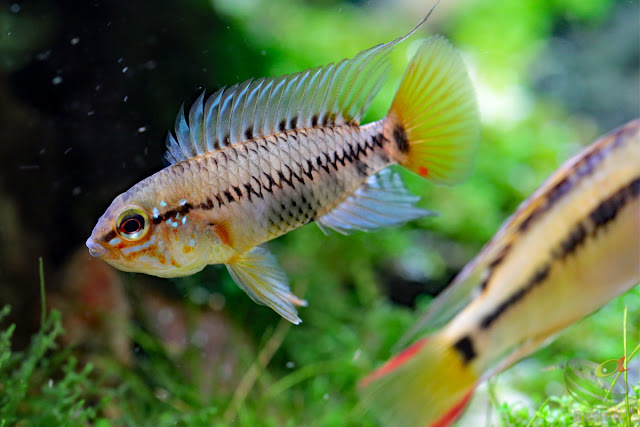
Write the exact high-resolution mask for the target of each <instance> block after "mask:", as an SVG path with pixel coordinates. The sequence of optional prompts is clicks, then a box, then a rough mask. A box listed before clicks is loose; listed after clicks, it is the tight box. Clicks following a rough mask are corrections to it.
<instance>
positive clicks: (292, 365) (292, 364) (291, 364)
mask: <svg viewBox="0 0 640 427" xmlns="http://www.w3.org/2000/svg"><path fill="white" fill-rule="evenodd" d="M284 366H286V367H287V369H293V368H295V366H296V364H295V363H293V362H287V363H285V365H284Z"/></svg>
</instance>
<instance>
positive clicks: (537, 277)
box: [480, 264, 551, 329]
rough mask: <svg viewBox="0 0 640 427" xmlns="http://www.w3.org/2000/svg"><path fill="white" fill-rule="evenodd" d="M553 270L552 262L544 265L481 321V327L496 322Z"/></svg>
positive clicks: (483, 327) (486, 326)
mask: <svg viewBox="0 0 640 427" xmlns="http://www.w3.org/2000/svg"><path fill="white" fill-rule="evenodd" d="M550 271H551V264H545V265H543V266H542V267H541V268H540V269H539V270H537V271H536V272H535V273H534V274H533V276H532V277H531V278H530V279H529V280H528V281H527V283H526V284H525V285H524V286H523V287H521V288H520V289H518V290H517V291H516V292H515V293H513V294H511V296H510V297H509V298H507V299H506V300H505V301H503V302H502V303H501V304H500V305H499V306H498V307H497V308H496V309H495V310H494V311H493V312H491V313H490V314H488V315H486V316H485V317H484V318H483V319H482V321H481V322H480V327H481V328H482V329H487V328H488V327H489V326H491V324H492V323H493V322H495V321H496V320H497V319H498V318H499V317H500V316H501V315H502V314H503V313H504V312H505V311H507V309H508V308H509V307H511V306H512V305H514V304H516V303H517V302H518V301H520V300H521V299H522V298H524V297H525V295H527V294H528V293H529V292H531V290H533V288H534V287H535V286H536V285H538V284H540V283H542V282H543V281H544V280H545V279H546V278H547V276H549V272H550Z"/></svg>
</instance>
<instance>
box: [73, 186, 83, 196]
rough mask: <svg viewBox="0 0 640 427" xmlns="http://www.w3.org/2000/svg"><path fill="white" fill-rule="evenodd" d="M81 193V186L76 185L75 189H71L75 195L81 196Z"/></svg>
mask: <svg viewBox="0 0 640 427" xmlns="http://www.w3.org/2000/svg"><path fill="white" fill-rule="evenodd" d="M81 193H82V188H81V187H75V188H74V189H73V190H71V194H72V195H74V196H79V195H80V194H81Z"/></svg>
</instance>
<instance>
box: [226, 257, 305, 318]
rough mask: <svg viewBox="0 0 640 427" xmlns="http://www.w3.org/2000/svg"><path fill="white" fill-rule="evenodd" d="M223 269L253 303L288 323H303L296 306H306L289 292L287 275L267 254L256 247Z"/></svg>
mask: <svg viewBox="0 0 640 427" xmlns="http://www.w3.org/2000/svg"><path fill="white" fill-rule="evenodd" d="M225 265H226V266H227V269H228V270H229V273H230V274H231V277H232V278H233V280H234V281H235V282H236V284H237V285H238V286H240V288H241V289H242V290H244V291H245V292H246V293H247V294H248V295H249V296H250V297H251V299H252V300H253V301H255V302H257V303H258V304H262V305H267V306H269V307H271V308H272V309H273V310H275V311H276V312H277V313H278V314H279V315H281V316H282V317H284V318H285V319H287V320H288V321H290V322H291V323H294V324H296V325H297V324H299V323H300V322H302V320H300V318H299V317H298V312H297V310H296V308H295V306H296V305H298V306H306V305H307V302H306V301H305V300H303V299H300V298H298V297H297V296H295V295H294V294H293V293H292V292H291V290H290V289H289V280H288V279H287V275H286V274H285V272H284V270H282V267H280V265H278V262H277V261H276V258H275V257H274V256H273V255H272V254H271V253H270V252H269V251H267V250H266V249H264V248H261V247H256V248H253V249H252V250H251V251H249V252H247V253H244V254H242V255H240V256H239V257H238V258H236V259H235V260H234V261H233V262H229V263H227V264H225Z"/></svg>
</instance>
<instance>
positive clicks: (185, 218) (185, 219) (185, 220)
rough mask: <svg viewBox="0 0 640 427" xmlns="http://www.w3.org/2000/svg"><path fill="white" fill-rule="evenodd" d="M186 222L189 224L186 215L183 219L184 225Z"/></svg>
mask: <svg viewBox="0 0 640 427" xmlns="http://www.w3.org/2000/svg"><path fill="white" fill-rule="evenodd" d="M186 222H187V216H186V215H185V216H183V217H182V223H183V224H184V223H186Z"/></svg>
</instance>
